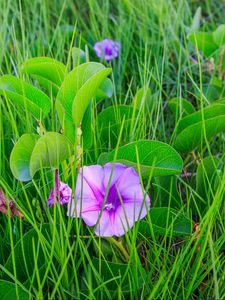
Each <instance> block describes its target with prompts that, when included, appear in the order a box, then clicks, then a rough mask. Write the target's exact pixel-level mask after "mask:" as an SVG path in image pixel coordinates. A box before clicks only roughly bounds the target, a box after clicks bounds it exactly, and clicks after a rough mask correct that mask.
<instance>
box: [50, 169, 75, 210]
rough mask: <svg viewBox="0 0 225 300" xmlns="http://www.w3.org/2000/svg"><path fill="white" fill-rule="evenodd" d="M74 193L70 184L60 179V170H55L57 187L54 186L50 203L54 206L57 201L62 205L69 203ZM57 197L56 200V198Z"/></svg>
mask: <svg viewBox="0 0 225 300" xmlns="http://www.w3.org/2000/svg"><path fill="white" fill-rule="evenodd" d="M71 195H72V190H71V188H70V187H69V186H68V184H66V183H64V182H62V181H59V171H58V170H56V171H55V187H54V188H52V190H51V192H50V195H49V198H48V205H49V206H53V205H54V203H55V201H57V202H59V203H60V205H63V204H66V203H69V201H70V199H71ZM55 199H56V200H55Z"/></svg>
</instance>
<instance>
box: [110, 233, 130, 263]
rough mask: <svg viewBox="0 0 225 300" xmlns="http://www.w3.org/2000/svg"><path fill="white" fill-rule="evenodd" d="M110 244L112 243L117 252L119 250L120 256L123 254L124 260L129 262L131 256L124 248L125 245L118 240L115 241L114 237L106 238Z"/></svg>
mask: <svg viewBox="0 0 225 300" xmlns="http://www.w3.org/2000/svg"><path fill="white" fill-rule="evenodd" d="M105 239H106V240H107V241H108V242H109V243H111V244H112V245H113V246H114V247H115V248H116V249H117V250H119V251H118V252H119V254H122V255H123V260H125V261H126V262H128V261H129V259H130V256H129V254H128V253H127V250H126V249H125V248H124V247H123V245H122V244H121V243H120V242H118V241H117V240H115V239H114V238H112V237H107V238H105Z"/></svg>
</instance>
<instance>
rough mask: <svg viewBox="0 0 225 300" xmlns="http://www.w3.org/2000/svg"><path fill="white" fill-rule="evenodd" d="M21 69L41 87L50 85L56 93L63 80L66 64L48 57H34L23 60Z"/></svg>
mask: <svg viewBox="0 0 225 300" xmlns="http://www.w3.org/2000/svg"><path fill="white" fill-rule="evenodd" d="M22 71H23V72H24V73H26V74H28V75H30V76H32V77H33V78H34V79H36V80H37V81H38V82H39V84H40V85H42V86H43V87H45V88H48V89H49V88H50V87H52V88H53V91H54V93H57V92H58V89H59V87H60V85H61V83H62V81H63V80H64V77H65V74H66V66H65V65H64V64H63V63H61V62H59V61H57V60H55V59H53V58H50V57H35V58H31V59H28V60H27V61H25V62H24V64H23V65H22Z"/></svg>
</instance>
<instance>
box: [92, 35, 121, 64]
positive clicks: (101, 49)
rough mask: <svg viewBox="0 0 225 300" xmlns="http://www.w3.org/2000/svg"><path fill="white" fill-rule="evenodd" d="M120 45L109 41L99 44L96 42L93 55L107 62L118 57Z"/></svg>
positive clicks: (105, 40)
mask: <svg viewBox="0 0 225 300" xmlns="http://www.w3.org/2000/svg"><path fill="white" fill-rule="evenodd" d="M120 48H121V46H120V44H119V43H118V42H116V41H112V40H110V39H104V40H103V41H101V42H97V43H95V45H94V49H95V53H96V55H97V56H98V57H100V58H104V59H105V60H107V61H110V60H112V59H113V58H115V57H118V55H119V52H120Z"/></svg>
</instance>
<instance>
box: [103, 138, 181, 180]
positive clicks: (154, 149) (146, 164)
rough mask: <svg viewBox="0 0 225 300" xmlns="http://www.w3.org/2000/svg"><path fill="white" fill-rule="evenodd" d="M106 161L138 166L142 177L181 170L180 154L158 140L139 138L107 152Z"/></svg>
mask: <svg viewBox="0 0 225 300" xmlns="http://www.w3.org/2000/svg"><path fill="white" fill-rule="evenodd" d="M107 160H108V161H116V162H121V163H124V164H126V165H128V166H132V167H135V168H136V169H137V168H138V163H139V164H140V170H141V174H142V176H143V177H148V176H167V175H173V174H179V173H181V171H182V159H181V157H180V155H179V154H178V153H177V152H176V151H175V150H174V149H173V148H172V147H171V146H169V145H167V144H165V143H162V142H158V141H148V140H140V141H137V142H133V143H130V144H127V145H125V146H123V147H120V148H118V149H117V150H114V151H112V152H110V153H109V154H108V157H107Z"/></svg>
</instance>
